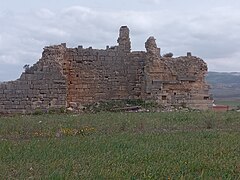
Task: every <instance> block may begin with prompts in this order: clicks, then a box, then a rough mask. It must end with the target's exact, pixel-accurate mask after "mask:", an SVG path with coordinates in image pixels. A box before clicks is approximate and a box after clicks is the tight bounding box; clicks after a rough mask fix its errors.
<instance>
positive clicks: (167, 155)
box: [0, 112, 240, 179]
mask: <svg viewBox="0 0 240 180" xmlns="http://www.w3.org/2000/svg"><path fill="white" fill-rule="evenodd" d="M239 139H240V113H237V112H227V113H217V114H216V113H213V112H204V113H203V112H172V113H167V112H166V113H108V112H104V113H97V114H84V115H72V114H62V115H50V114H49V115H39V116H13V117H1V118H0V158H1V161H0V162H1V163H0V179H240V141H239Z"/></svg>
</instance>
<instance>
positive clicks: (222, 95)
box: [206, 72, 240, 100]
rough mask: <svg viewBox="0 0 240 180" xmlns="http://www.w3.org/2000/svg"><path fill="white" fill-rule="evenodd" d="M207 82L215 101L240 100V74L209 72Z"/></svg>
mask: <svg viewBox="0 0 240 180" xmlns="http://www.w3.org/2000/svg"><path fill="white" fill-rule="evenodd" d="M206 80H207V82H208V84H209V85H210V87H211V90H210V93H211V94H213V97H214V99H228V100H236V99H240V72H229V73H228V72H208V75H207V77H206Z"/></svg>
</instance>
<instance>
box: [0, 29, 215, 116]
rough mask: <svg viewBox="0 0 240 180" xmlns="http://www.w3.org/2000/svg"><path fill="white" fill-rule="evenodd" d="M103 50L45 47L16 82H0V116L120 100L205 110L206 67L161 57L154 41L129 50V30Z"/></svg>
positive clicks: (194, 59) (187, 58)
mask: <svg viewBox="0 0 240 180" xmlns="http://www.w3.org/2000/svg"><path fill="white" fill-rule="evenodd" d="M117 42H118V45H117V46H112V47H109V46H107V47H106V49H93V48H91V47H89V48H83V47H82V46H78V47H77V48H67V47H66V44H61V45H55V46H49V47H45V48H44V51H43V53H42V58H41V59H40V60H39V61H38V62H37V63H36V64H34V65H33V66H32V67H30V68H26V70H25V72H24V73H22V75H21V77H20V78H19V79H17V80H16V81H10V82H5V83H2V84H0V113H31V112H34V111H36V110H38V109H41V110H46V111H47V110H49V109H51V108H61V107H64V108H67V107H72V108H78V107H79V106H82V105H86V104H89V103H93V102H99V101H106V100H119V99H142V100H147V101H155V102H157V103H159V104H161V105H163V106H183V105H184V106H187V107H190V108H196V109H208V107H209V106H210V104H211V100H210V97H209V94H208V90H209V87H208V85H207V84H206V82H205V74H206V72H207V65H206V63H205V62H204V61H203V60H202V59H200V58H197V57H195V56H192V55H191V53H188V54H187V56H182V57H177V58H172V57H171V56H170V55H169V56H164V57H162V56H161V54H160V48H158V47H157V44H156V42H155V39H154V37H150V38H148V39H147V41H146V43H145V47H146V52H145V51H131V42H130V38H129V29H128V27H126V26H122V27H121V28H120V31H119V38H118V40H117Z"/></svg>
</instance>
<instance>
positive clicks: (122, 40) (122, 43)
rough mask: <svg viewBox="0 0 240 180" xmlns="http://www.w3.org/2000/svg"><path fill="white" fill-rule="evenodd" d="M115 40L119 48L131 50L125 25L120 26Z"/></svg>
mask: <svg viewBox="0 0 240 180" xmlns="http://www.w3.org/2000/svg"><path fill="white" fill-rule="evenodd" d="M117 42H118V44H119V49H120V50H123V51H125V52H130V51H131V41H130V38H129V29H128V27H127V26H121V28H120V30H119V38H118V40H117Z"/></svg>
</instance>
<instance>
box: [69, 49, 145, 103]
mask: <svg viewBox="0 0 240 180" xmlns="http://www.w3.org/2000/svg"><path fill="white" fill-rule="evenodd" d="M142 56H144V53H142V52H133V53H129V52H124V51H122V50H121V49H119V46H115V47H112V48H111V49H106V50H96V49H92V48H87V49H83V48H81V47H79V48H76V49H68V50H67V52H66V56H65V57H66V62H67V63H66V64H68V65H67V66H68V67H66V68H65V69H66V72H65V74H68V76H67V77H68V78H67V83H68V94H67V102H68V104H70V103H71V102H74V103H78V104H89V103H92V102H99V101H106V100H115V99H133V98H140V96H141V91H142V87H141V85H142V81H143V79H142V78H141V76H143V70H142V67H143V60H142ZM67 71H68V72H67Z"/></svg>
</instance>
